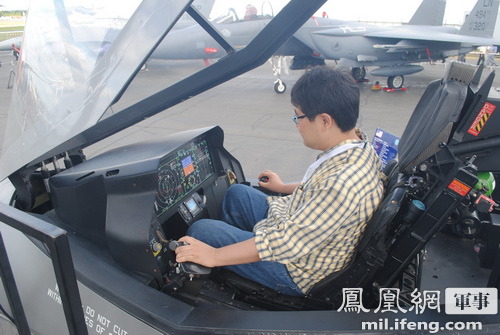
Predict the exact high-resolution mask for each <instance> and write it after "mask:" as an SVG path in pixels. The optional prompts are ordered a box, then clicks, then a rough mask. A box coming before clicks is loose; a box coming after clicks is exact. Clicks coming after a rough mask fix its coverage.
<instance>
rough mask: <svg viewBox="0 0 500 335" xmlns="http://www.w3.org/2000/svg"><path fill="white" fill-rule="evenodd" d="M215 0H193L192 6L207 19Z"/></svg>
mask: <svg viewBox="0 0 500 335" xmlns="http://www.w3.org/2000/svg"><path fill="white" fill-rule="evenodd" d="M214 3H215V0H195V1H193V4H192V5H193V6H194V7H196V9H197V10H198V11H199V12H200V13H201V14H202V15H203V16H204V17H206V18H207V19H208V18H209V17H210V12H211V11H212V8H213V7H214Z"/></svg>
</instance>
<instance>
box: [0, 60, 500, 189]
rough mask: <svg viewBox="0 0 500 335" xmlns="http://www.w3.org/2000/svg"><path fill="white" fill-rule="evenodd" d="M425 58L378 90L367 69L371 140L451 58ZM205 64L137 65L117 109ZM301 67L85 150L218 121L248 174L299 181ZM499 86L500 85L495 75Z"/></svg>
mask: <svg viewBox="0 0 500 335" xmlns="http://www.w3.org/2000/svg"><path fill="white" fill-rule="evenodd" d="M12 60H13V57H12V55H11V54H10V53H0V61H1V62H2V66H1V67H0V101H1V104H0V141H1V142H0V150H1V143H2V142H3V137H4V133H5V129H4V128H5V124H6V120H7V113H8V109H9V104H10V96H11V94H12V89H8V88H7V86H8V81H9V76H12V72H11V71H13V72H14V73H15V72H16V70H17V69H16V64H15V63H13V62H12ZM469 62H471V63H473V62H475V60H474V59H472V60H469ZM330 64H332V65H333V64H334V63H333V62H331V63H330ZM423 65H424V67H425V69H424V71H422V72H420V73H416V74H413V75H409V76H405V87H406V88H407V90H406V91H396V92H384V91H373V90H372V89H371V86H372V85H373V84H374V83H375V81H377V80H379V81H380V83H381V84H382V85H383V84H385V78H382V77H374V76H371V75H370V74H368V75H367V79H368V80H369V82H365V83H360V84H359V87H360V91H361V104H360V118H359V121H358V127H359V128H361V129H362V130H363V131H364V132H365V133H366V134H367V135H368V137H369V138H370V139H372V137H373V135H374V134H375V130H376V129H377V128H378V127H380V128H382V129H384V130H386V131H388V132H390V133H393V134H394V135H396V136H400V135H401V134H402V133H403V131H404V129H405V127H406V123H407V121H408V119H409V117H410V115H411V113H412V111H413V109H414V107H415V106H416V104H417V102H418V100H419V99H420V96H421V95H422V93H423V92H424V90H425V88H426V86H427V85H428V83H429V82H431V81H433V80H436V79H439V78H442V77H443V75H444V74H445V71H446V70H445V67H446V63H444V64H443V63H437V64H434V65H432V64H423ZM204 66H205V65H204V63H203V61H201V60H194V61H181V60H179V61H160V60H152V61H150V62H149V63H148V68H147V70H142V71H140V72H139V74H138V76H137V77H136V79H134V81H133V82H132V84H131V85H130V87H129V88H128V90H127V92H126V93H125V95H124V96H123V97H122V98H121V100H120V101H119V102H118V103H117V104H116V105H115V106H113V110H114V111H115V112H116V111H119V110H121V109H122V108H124V107H126V106H128V105H130V104H132V103H134V102H137V101H139V100H141V99H143V98H145V97H146V96H148V95H149V94H151V93H155V92H157V91H158V90H160V89H162V88H164V87H166V86H168V85H170V83H172V82H175V81H176V80H178V79H179V78H183V77H186V76H188V75H189V74H191V73H194V72H196V71H198V70H200V69H202V68H203V67H204ZM487 71H489V69H488V70H486V71H485V72H487ZM302 73H303V70H299V71H290V73H289V74H283V75H282V76H281V78H282V79H283V80H284V81H285V83H286V84H287V87H288V88H287V91H286V92H285V93H284V94H277V93H275V92H274V90H273V86H274V81H275V79H276V78H275V77H274V76H273V69H272V65H271V64H270V63H266V64H264V65H262V66H260V67H259V68H257V69H255V70H252V71H250V72H247V73H245V74H243V75H241V76H239V77H237V78H235V79H233V80H231V81H229V82H226V83H224V84H221V85H219V86H218V87H215V88H213V89H211V90H209V91H207V92H205V93H202V94H200V95H198V96H195V97H192V98H191V99H189V100H187V101H184V102H183V103H180V104H178V105H176V106H174V107H172V108H170V109H169V110H166V111H163V112H161V113H159V114H157V115H155V116H153V117H151V118H148V119H147V120H144V121H142V122H140V123H138V124H136V125H135V126H133V127H130V128H129V129H127V130H124V131H122V132H120V133H118V134H115V135H113V136H111V137H109V138H108V139H106V140H104V141H101V142H99V143H97V144H95V145H93V146H91V147H89V148H87V149H86V150H85V153H86V155H87V157H88V158H90V157H92V156H95V155H96V154H99V153H102V152H104V151H106V150H109V149H111V148H114V147H118V146H121V145H125V144H129V143H132V142H137V141H141V140H149V139H154V138H158V137H161V136H164V135H167V134H169V133H172V132H177V131H182V130H187V129H193V128H199V127H207V126H212V125H219V126H220V127H221V128H222V129H223V130H224V132H225V147H226V148H227V149H228V150H229V151H230V152H231V153H232V154H233V155H234V156H235V157H236V158H237V159H238V160H239V161H240V162H241V164H242V166H243V169H244V172H245V176H246V177H247V178H249V179H251V178H256V177H257V175H258V174H259V173H260V172H261V171H263V170H264V169H271V170H274V171H275V172H277V173H279V174H280V175H281V177H282V178H283V179H284V180H285V181H297V180H300V179H302V176H303V174H304V172H305V171H306V169H307V167H308V166H309V165H310V164H311V162H312V161H314V160H315V158H316V155H317V154H318V152H317V151H313V150H311V149H309V148H306V147H305V146H304V145H303V143H302V139H301V137H300V135H299V133H298V131H297V129H296V127H295V125H294V123H293V122H292V120H291V116H292V114H293V108H292V106H291V104H290V90H291V87H292V86H293V84H294V83H295V81H296V80H297V79H298V78H299V77H300V75H301V74H302ZM494 86H500V82H499V81H498V79H496V80H495V83H494Z"/></svg>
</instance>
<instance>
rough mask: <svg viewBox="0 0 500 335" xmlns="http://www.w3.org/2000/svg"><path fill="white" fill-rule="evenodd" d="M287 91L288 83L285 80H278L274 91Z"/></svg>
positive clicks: (279, 92) (280, 92)
mask: <svg viewBox="0 0 500 335" xmlns="http://www.w3.org/2000/svg"><path fill="white" fill-rule="evenodd" d="M285 91H286V85H285V83H284V82H282V81H281V80H278V81H277V82H276V83H274V92H276V93H278V94H283V93H285Z"/></svg>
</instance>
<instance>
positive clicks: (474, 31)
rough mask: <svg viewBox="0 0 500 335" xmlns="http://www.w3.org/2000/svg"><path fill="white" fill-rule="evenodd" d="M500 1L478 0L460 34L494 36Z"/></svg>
mask: <svg viewBox="0 0 500 335" xmlns="http://www.w3.org/2000/svg"><path fill="white" fill-rule="evenodd" d="M499 2H500V0H478V1H477V2H476V5H475V6H474V8H473V9H472V11H471V12H470V14H469V15H468V16H467V17H466V19H465V21H464V24H463V25H462V27H461V28H460V32H459V34H461V35H469V36H477V37H493V33H494V31H495V24H496V22H497V16H498V4H499Z"/></svg>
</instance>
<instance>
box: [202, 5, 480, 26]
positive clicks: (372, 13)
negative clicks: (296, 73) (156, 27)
mask: <svg viewBox="0 0 500 335" xmlns="http://www.w3.org/2000/svg"><path fill="white" fill-rule="evenodd" d="M476 1H477V0H447V1H446V11H445V17H444V24H450V25H454V24H455V25H461V24H462V23H463V21H464V18H465V15H466V14H468V13H469V12H470V11H471V9H472V8H473V7H474V5H475V3H476ZM265 2H271V3H272V4H273V7H275V8H279V7H281V6H283V5H284V4H286V3H287V2H288V1H286V0H270V1H262V0H241V1H235V0H217V1H216V3H215V6H214V10H213V12H212V14H214V12H217V11H221V12H222V13H224V11H227V9H224V8H228V7H231V6H232V7H235V9H237V8H236V7H237V3H241V5H240V7H241V8H244V6H245V4H247V3H252V4H254V5H255V6H256V7H257V8H258V10H259V11H260V9H261V6H262V5H261V4H262V3H265ZM421 2H422V0H376V1H370V0H328V1H327V3H326V4H325V5H324V6H323V7H322V8H321V9H320V11H318V13H317V15H321V13H322V12H323V11H325V12H326V13H327V14H328V17H330V18H332V19H339V20H348V21H375V22H393V23H402V22H408V21H409V20H410V18H411V17H412V15H413V13H414V12H415V11H416V10H417V8H418V6H419V5H420V3H421ZM264 6H266V5H264ZM241 11H244V10H243V9H241ZM237 12H238V15H240V14H239V13H240V10H238V9H237ZM212 16H214V15H212ZM214 17H216V16H214Z"/></svg>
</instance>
